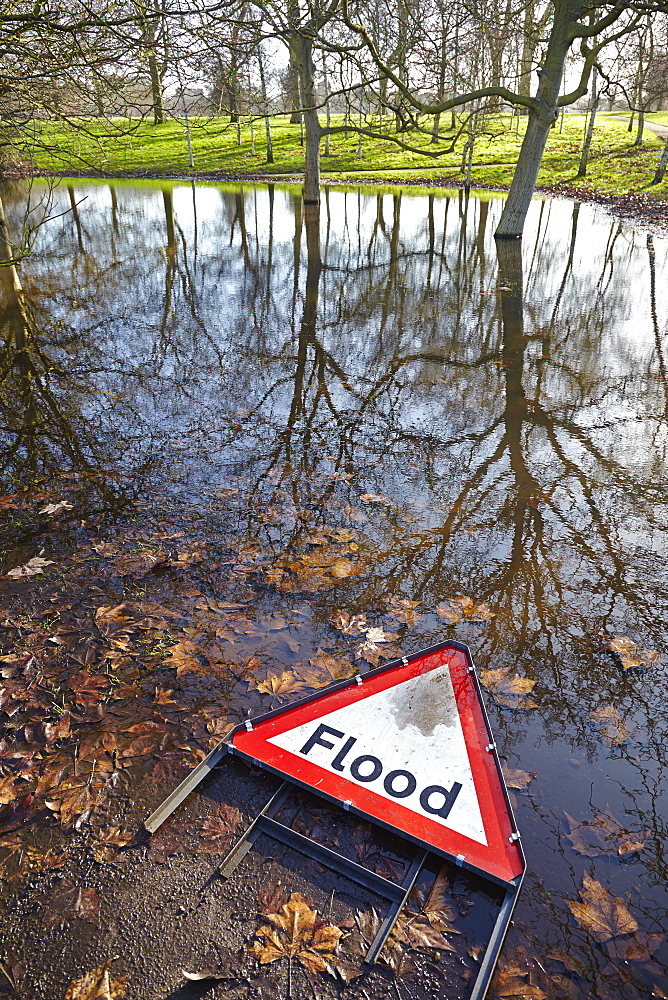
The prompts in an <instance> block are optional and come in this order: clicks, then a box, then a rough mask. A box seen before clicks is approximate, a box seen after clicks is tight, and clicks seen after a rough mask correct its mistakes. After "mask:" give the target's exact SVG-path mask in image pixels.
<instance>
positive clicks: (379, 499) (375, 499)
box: [360, 493, 392, 507]
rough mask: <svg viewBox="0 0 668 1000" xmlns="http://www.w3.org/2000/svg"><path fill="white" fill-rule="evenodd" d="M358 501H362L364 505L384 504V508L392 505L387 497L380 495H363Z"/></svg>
mask: <svg viewBox="0 0 668 1000" xmlns="http://www.w3.org/2000/svg"><path fill="white" fill-rule="evenodd" d="M360 500H363V501H364V503H380V504H384V505H385V506H386V507H389V506H391V504H392V501H391V500H390V499H389V498H388V497H384V496H382V495H381V494H380V493H363V494H362V495H361V497H360Z"/></svg>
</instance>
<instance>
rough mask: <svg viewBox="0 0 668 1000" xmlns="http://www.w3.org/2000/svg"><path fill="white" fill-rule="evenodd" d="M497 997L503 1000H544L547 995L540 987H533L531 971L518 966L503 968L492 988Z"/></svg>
mask: <svg viewBox="0 0 668 1000" xmlns="http://www.w3.org/2000/svg"><path fill="white" fill-rule="evenodd" d="M492 990H493V993H492V995H493V996H495V997H499V998H503V1000H506V998H508V1000H511V998H512V1000H525V998H526V1000H544V998H546V997H547V993H544V992H543V990H541V989H540V987H539V986H532V985H531V983H530V982H529V970H528V969H523V968H521V966H518V965H507V966H505V967H504V968H502V969H501V970H500V971H499V972H498V973H497V976H496V978H495V979H494V981H493V986H492Z"/></svg>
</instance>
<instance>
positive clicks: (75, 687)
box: [67, 667, 109, 705]
mask: <svg viewBox="0 0 668 1000" xmlns="http://www.w3.org/2000/svg"><path fill="white" fill-rule="evenodd" d="M67 686H68V687H69V688H70V690H71V691H74V696H75V698H76V701H77V704H78V705H97V703H98V702H99V701H101V700H102V698H104V696H105V695H106V693H107V691H108V688H109V678H108V677H106V676H105V675H103V674H91V672H90V667H84V669H83V670H80V671H79V672H78V673H76V674H74V676H73V677H70V679H69V681H68V683H67Z"/></svg>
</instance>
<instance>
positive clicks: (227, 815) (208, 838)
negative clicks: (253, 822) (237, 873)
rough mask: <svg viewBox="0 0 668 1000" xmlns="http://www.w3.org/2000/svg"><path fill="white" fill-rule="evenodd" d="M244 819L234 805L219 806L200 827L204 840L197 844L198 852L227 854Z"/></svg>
mask: <svg viewBox="0 0 668 1000" xmlns="http://www.w3.org/2000/svg"><path fill="white" fill-rule="evenodd" d="M242 819H243V816H242V814H241V813H240V812H239V810H238V809H235V808H234V806H227V805H224V804H223V805H220V806H218V809H217V811H216V812H215V813H213V814H212V815H211V816H209V818H208V819H205V820H204V822H203V823H202V825H201V827H200V831H201V836H202V840H201V841H200V843H199V844H198V845H197V853H198V854H225V853H226V852H227V851H228V849H229V846H230V844H231V842H232V837H233V836H234V831H235V830H236V828H237V827H238V825H239V823H240V822H241V820H242Z"/></svg>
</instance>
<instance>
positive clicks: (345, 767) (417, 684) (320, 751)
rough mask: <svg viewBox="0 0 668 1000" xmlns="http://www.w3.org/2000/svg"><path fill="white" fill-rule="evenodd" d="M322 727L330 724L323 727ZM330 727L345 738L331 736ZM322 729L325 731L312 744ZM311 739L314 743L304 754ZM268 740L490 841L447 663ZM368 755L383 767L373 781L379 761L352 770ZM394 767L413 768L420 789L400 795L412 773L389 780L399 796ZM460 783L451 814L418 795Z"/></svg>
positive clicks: (440, 798)
mask: <svg viewBox="0 0 668 1000" xmlns="http://www.w3.org/2000/svg"><path fill="white" fill-rule="evenodd" d="M323 725H324V726H326V727H327V729H325V730H319V727H320V726H323ZM329 729H333V730H335V731H336V733H340V734H342V736H338V735H336V733H335V734H332V733H330V732H329V731H328V730H329ZM318 732H319V733H320V735H319V737H318V738H317V740H315V741H314V737H315V736H316V734H317V733H318ZM351 738H352V739H353V740H354V742H353V743H351V744H350V747H349V751H348V752H347V753H346V755H345V756H344V757H343V760H342V761H341V760H340V761H339V762H338V765H339V766H338V767H333V766H332V763H333V762H335V761H336V760H337V755H338V754H339V753H340V752H341V751H342V750H343V748H344V747H345V745H346V742H347V741H348V740H350V739H351ZM309 741H310V742H311V745H310V746H309V747H308V749H307V750H306V752H305V753H304V752H303V751H304V749H305V747H307V744H308V743H309ZM267 742H269V743H274V744H276V746H279V747H281V748H282V749H283V750H287V751H288V752H289V753H292V754H295V756H297V757H299V758H301V759H302V760H303V759H304V758H306V759H308V760H310V761H311V762H312V763H313V764H317V765H318V766H319V767H322V768H324V770H326V771H329V772H331V773H332V774H336V775H338V776H339V777H342V778H347V779H348V780H350V782H351V783H352V784H353V785H363V786H364V787H366V788H368V789H369V790H370V791H373V792H375V793H376V794H378V795H380V796H382V797H383V798H386V799H388V800H390V801H394V802H399V803H400V804H401V805H402V806H404V807H405V808H406V809H410V810H412V811H413V812H414V813H416V815H418V816H420V817H421V818H423V819H430V820H432V822H436V823H439V824H440V825H442V826H445V827H448V829H451V830H454V831H455V832H456V833H460V834H463V836H465V837H469V838H470V839H471V840H476V841H478V843H481V844H484V845H485V846H486V845H487V838H486V836H485V830H484V826H483V821H482V815H481V812H480V804H479V802H478V796H477V794H476V790H475V785H474V783H473V775H472V773H471V764H470V761H469V755H468V752H467V749H466V742H465V740H464V733H463V730H462V724H461V721H460V718H459V711H458V709H457V702H456V700H455V693H454V690H453V687H452V680H451V678H450V671H449V669H448V667H447V666H446V665H444V666H442V667H437V668H436V669H435V670H431V671H429V672H427V673H424V674H420V675H419V676H418V677H414V678H412V679H411V680H409V681H404V682H403V683H402V684H398V685H396V686H395V687H392V688H388V689H387V690H385V691H380V692H379V693H378V694H373V695H369V697H367V698H362V699H360V701H357V702H354V703H353V704H351V705H346V706H345V707H344V708H339V709H336V711H334V712H329V713H328V714H327V715H323V716H321V717H319V718H318V719H314V720H313V721H312V722H307V723H304V724H303V725H301V726H296V727H295V728H294V729H288V730H286V731H285V732H283V733H280V734H279V735H278V736H273V737H271V738H270V739H269V740H268V741H267ZM324 744H328V745H324ZM365 756H366V757H372V758H374V759H375V760H376V761H378V762H379V763H380V764H381V765H382V772H381V773H380V774H379V775H378V777H377V778H374V779H373V780H367V781H364V780H363V778H364V777H365V776H366V777H368V776H369V775H371V774H373V773H374V772H375V771H377V770H378V764H374V761H373V760H367V761H364V762H360V764H359V765H358V767H357V769H356V771H357V773H358V774H359V775H361V779H362V780H357V779H356V778H355V776H354V775H353V773H351V770H350V768H351V765H353V767H354V764H355V761H356V760H358V759H359V758H360V757H365ZM354 770H355V768H354ZM396 770H401V771H406V772H409V774H411V775H413V776H414V778H415V790H414V791H413V792H411V793H410V794H408V795H406V796H405V797H399V796H398V795H397V794H396V792H399V793H401V792H403V791H404V790H406V789H407V787H408V786H409V784H411V782H410V779H409V778H408V777H405V776H396V777H395V778H393V779H392V780H391V781H390V789H391V790H392V791H394V792H395V794H394V795H393V794H390V792H388V791H387V789H386V787H385V784H384V782H385V781H386V779H387V776H388V775H389V774H391V772H392V771H396ZM455 782H458V783H459V785H461V788H460V790H459V792H458V793H456V798H455V799H454V803H453V804H452V806H451V809H450V811H449V813H448V814H447V817H446V818H443V817H441V816H439V815H438V813H437V812H431V811H429V812H428V811H426V810H425V809H424V807H423V805H422V804H421V802H420V798H421V793H423V792H424V790H425V789H426V788H428V787H429V786H439V787H442V788H443V789H445V791H446V792H447V791H450V790H451V789H452V788H453V786H454V783H455ZM445 801H446V796H445V795H444V794H441V793H440V792H432V793H430V795H429V796H427V798H426V802H427V805H428V806H429V807H430V808H431V809H434V810H438V809H441V808H442V806H443V805H444V803H445Z"/></svg>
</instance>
